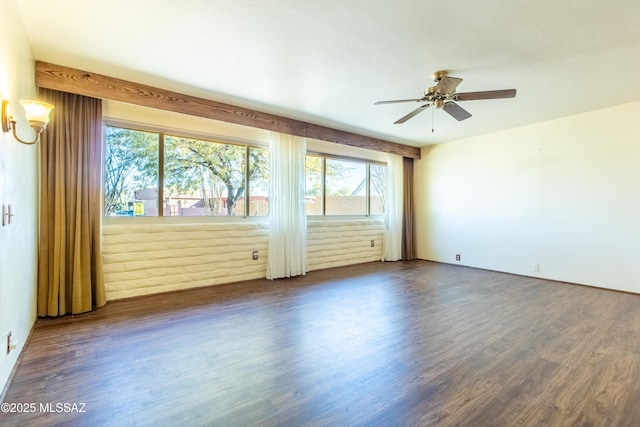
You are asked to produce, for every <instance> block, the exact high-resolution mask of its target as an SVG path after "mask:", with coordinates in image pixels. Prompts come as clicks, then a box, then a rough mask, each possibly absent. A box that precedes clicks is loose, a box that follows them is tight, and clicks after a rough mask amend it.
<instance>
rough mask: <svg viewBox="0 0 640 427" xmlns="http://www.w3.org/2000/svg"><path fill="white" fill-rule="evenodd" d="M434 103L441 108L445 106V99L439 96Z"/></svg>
mask: <svg viewBox="0 0 640 427" xmlns="http://www.w3.org/2000/svg"><path fill="white" fill-rule="evenodd" d="M433 105H434V106H435V107H436V108H438V109H440V108H442V107H444V101H443V100H442V99H440V98H438V99H436V100H435V101H433Z"/></svg>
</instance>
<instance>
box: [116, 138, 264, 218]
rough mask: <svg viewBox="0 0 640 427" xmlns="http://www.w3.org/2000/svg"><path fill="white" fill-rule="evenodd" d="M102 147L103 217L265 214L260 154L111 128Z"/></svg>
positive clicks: (232, 146) (237, 147)
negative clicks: (103, 154) (103, 148)
mask: <svg viewBox="0 0 640 427" xmlns="http://www.w3.org/2000/svg"><path fill="white" fill-rule="evenodd" d="M105 145H106V156H105V159H106V160H105V190H104V191H105V214H106V215H108V216H122V215H128V216H158V215H159V216H264V215H267V214H268V213H269V198H268V190H269V155H268V151H267V150H265V149H262V148H259V147H251V146H247V145H238V144H229V143H223V142H214V141H206V140H200V139H194V138H189V137H185V136H176V135H166V134H164V133H152V132H143V131H138V130H130V129H123V128H119V127H114V126H107V129H106V144H105ZM160 181H162V185H160V186H159V185H158V182H160ZM247 200H248V201H249V203H246V202H247Z"/></svg>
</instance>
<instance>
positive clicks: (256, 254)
mask: <svg viewBox="0 0 640 427" xmlns="http://www.w3.org/2000/svg"><path fill="white" fill-rule="evenodd" d="M251 257H252V258H253V260H254V261H255V260H257V259H258V251H253V253H252V255H251Z"/></svg>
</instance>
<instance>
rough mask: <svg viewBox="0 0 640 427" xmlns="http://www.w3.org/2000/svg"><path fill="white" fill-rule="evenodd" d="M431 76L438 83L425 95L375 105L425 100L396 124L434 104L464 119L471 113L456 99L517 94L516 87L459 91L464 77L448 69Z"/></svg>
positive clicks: (470, 99)
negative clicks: (457, 89) (461, 77)
mask: <svg viewBox="0 0 640 427" xmlns="http://www.w3.org/2000/svg"><path fill="white" fill-rule="evenodd" d="M431 78H432V79H433V81H434V82H435V83H436V85H435V86H431V87H430V88H428V89H426V90H425V91H424V96H423V97H422V98H417V99H396V100H392V101H378V102H376V103H375V104H374V105H380V104H395V103H398V102H412V101H413V102H425V104H423V105H421V106H419V107H418V108H416V109H415V110H413V111H412V112H410V113H409V114H407V115H406V116H403V117H401V118H399V119H398V120H396V121H395V122H394V124H400V123H404V122H406V121H407V120H409V119H410V118H412V117H413V116H415V115H417V114H418V113H420V112H422V111H424V110H426V109H427V108H428V107H431V106H434V107H435V108H438V109H443V110H444V111H446V112H447V113H449V115H451V117H453V118H454V119H456V120H458V121H462V120H465V119H468V118H469V117H471V113H469V112H468V111H467V110H465V109H464V108H462V107H461V106H459V105H458V104H456V103H455V102H454V101H473V100H478V99H500V98H513V97H515V96H516V90H515V89H503V90H487V91H482V92H463V93H457V92H456V87H458V85H459V84H460V82H462V79H459V78H457V77H449V76H448V75H447V72H446V71H436V72H435V73H433V74H432V75H431Z"/></svg>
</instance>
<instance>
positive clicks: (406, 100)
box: [373, 98, 422, 105]
mask: <svg viewBox="0 0 640 427" xmlns="http://www.w3.org/2000/svg"><path fill="white" fill-rule="evenodd" d="M421 100H422V99H420V98H418V99H394V100H392V101H378V102H376V103H374V104H373V105H382V104H395V103H397V102H411V101H413V102H420V101H421Z"/></svg>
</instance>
